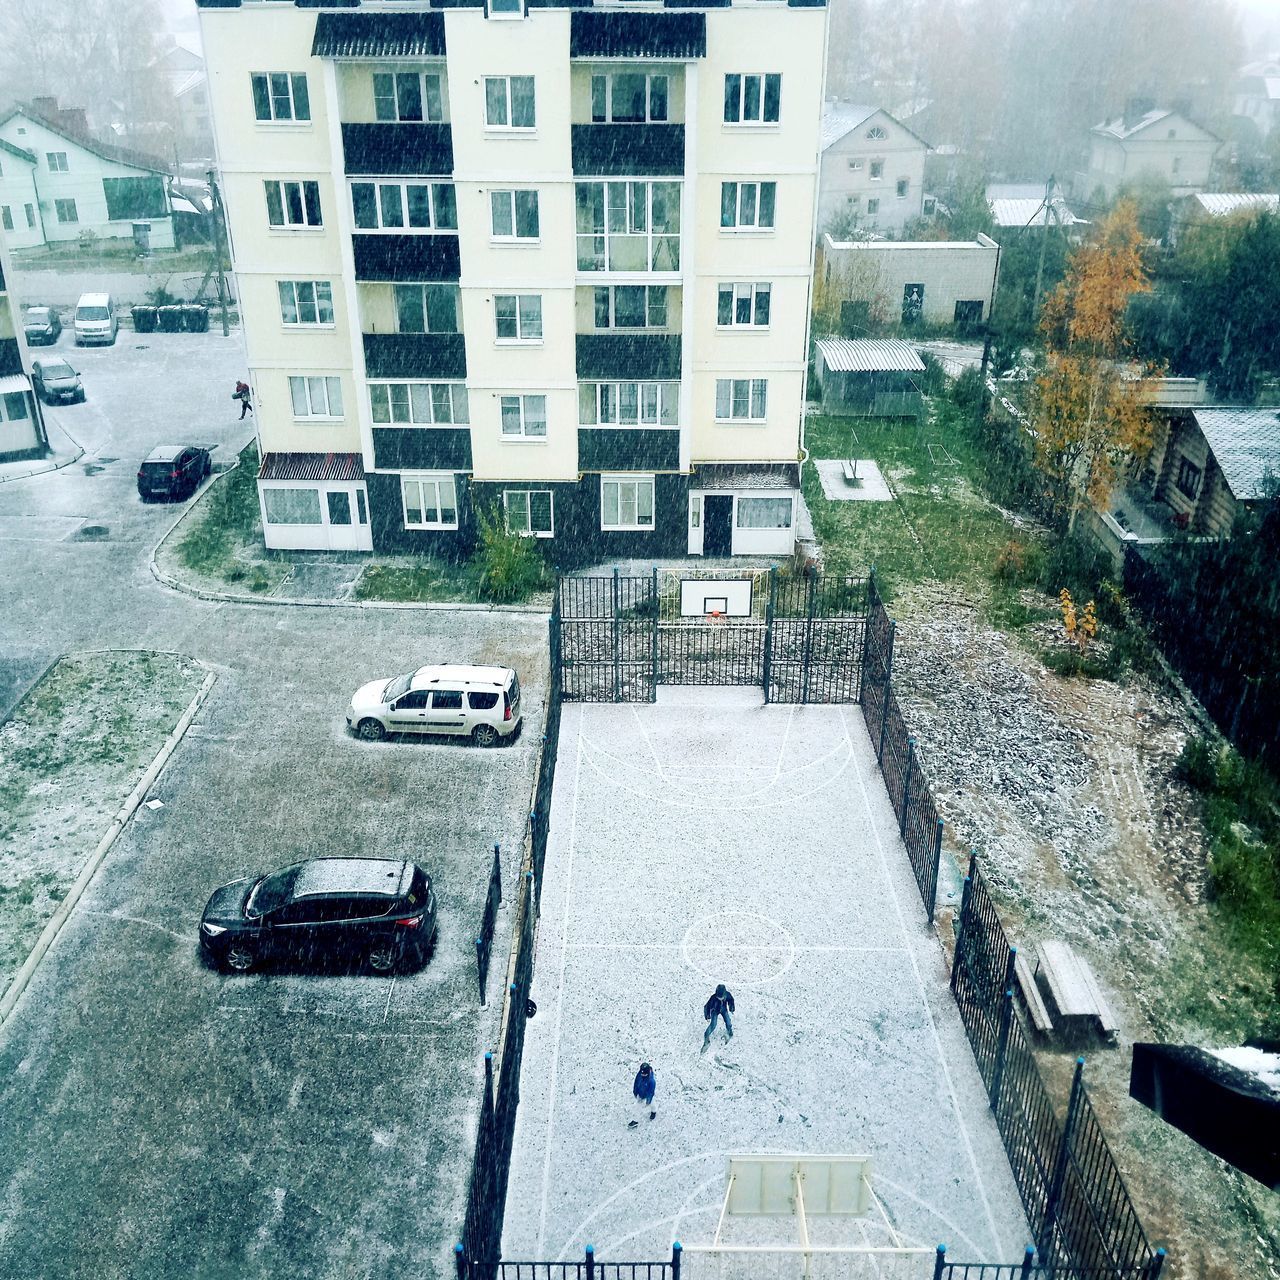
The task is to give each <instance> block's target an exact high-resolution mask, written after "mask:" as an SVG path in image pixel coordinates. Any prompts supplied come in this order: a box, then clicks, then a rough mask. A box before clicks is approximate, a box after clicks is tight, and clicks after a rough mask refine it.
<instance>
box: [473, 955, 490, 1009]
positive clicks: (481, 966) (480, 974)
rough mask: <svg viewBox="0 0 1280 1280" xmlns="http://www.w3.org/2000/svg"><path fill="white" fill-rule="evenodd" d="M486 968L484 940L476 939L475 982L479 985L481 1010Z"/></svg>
mask: <svg viewBox="0 0 1280 1280" xmlns="http://www.w3.org/2000/svg"><path fill="white" fill-rule="evenodd" d="M488 967H489V966H488V965H487V964H486V963H485V954H484V939H483V938H477V939H476V981H477V982H478V983H479V985H480V1006H481V1008H483V1007H484V987H485V981H484V980H485V978H487V977H488V973H487V972H486V970H487V969H488Z"/></svg>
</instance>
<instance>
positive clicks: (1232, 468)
mask: <svg viewBox="0 0 1280 1280" xmlns="http://www.w3.org/2000/svg"><path fill="white" fill-rule="evenodd" d="M1191 412H1192V416H1193V417H1194V418H1195V420H1196V425H1197V426H1198V427H1199V428H1200V430H1201V431H1203V432H1204V438H1205V439H1206V440H1207V441H1208V442H1209V448H1210V449H1212V450H1213V456H1214V460H1215V461H1216V462H1217V464H1218V466H1219V467H1221V468H1222V474H1223V476H1224V477H1225V478H1226V481H1227V487H1228V488H1229V489H1230V490H1231V492H1232V494H1234V496H1235V497H1236V498H1237V499H1238V500H1240V501H1241V502H1252V501H1255V500H1256V499H1258V498H1264V497H1266V492H1265V485H1264V480H1265V478H1266V476H1267V474H1268V473H1270V474H1271V475H1272V476H1275V477H1280V413H1277V411H1276V410H1275V409H1193V410H1192V411H1191Z"/></svg>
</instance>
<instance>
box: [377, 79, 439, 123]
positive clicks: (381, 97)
mask: <svg viewBox="0 0 1280 1280" xmlns="http://www.w3.org/2000/svg"><path fill="white" fill-rule="evenodd" d="M379 76H390V78H391V95H390V101H391V105H392V108H393V110H394V112H395V114H394V115H390V116H383V115H379V114H378V103H379V102H386V101H387V100H388V98H387V95H386V94H385V93H379V92H378V77H379ZM401 76H414V77H415V78H416V79H417V81H418V101H419V102H420V103H421V104H422V115H421V116H420V117H414V116H410V117H405V116H404V115H402V114H401V110H402V109H401V105H400V77H401ZM428 80H434V81H435V82H436V85H435V99H436V105H437V108H438V109H437V111H436V113H435V114H432V110H431V107H432V101H431V93H430V92H428V89H427V81H428ZM369 88H370V91H371V93H372V96H373V118H374V119H375V120H376V121H377V122H378V123H379V124H400V123H408V124H443V123H444V102H445V92H444V77H443V76H441V75H440V73H439V72H437V71H375V72H374V73H373V77H372V79H371V80H370V82H369Z"/></svg>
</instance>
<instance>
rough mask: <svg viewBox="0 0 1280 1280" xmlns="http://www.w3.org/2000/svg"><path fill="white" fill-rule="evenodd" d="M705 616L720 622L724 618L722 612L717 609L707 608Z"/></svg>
mask: <svg viewBox="0 0 1280 1280" xmlns="http://www.w3.org/2000/svg"><path fill="white" fill-rule="evenodd" d="M707 617H708V618H710V619H711V621H712V622H721V621H723V619H724V614H723V613H721V612H720V610H719V609H709V610H708V611H707Z"/></svg>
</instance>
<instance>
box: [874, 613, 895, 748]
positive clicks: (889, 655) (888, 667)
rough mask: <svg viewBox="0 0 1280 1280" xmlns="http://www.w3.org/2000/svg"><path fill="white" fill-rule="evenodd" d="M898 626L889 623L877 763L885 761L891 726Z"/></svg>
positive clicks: (892, 622)
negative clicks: (885, 737)
mask: <svg viewBox="0 0 1280 1280" xmlns="http://www.w3.org/2000/svg"><path fill="white" fill-rule="evenodd" d="M896 626H897V623H895V622H894V621H893V620H892V619H890V622H889V644H888V647H887V649H886V650H885V655H884V707H883V709H882V710H881V712H880V745H879V746H878V747H877V748H876V763H877V764H880V763H881V762H882V761H883V760H884V731H885V729H886V728H888V725H889V685H890V683H891V677H892V676H893V636H894V628H895V627H896Z"/></svg>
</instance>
